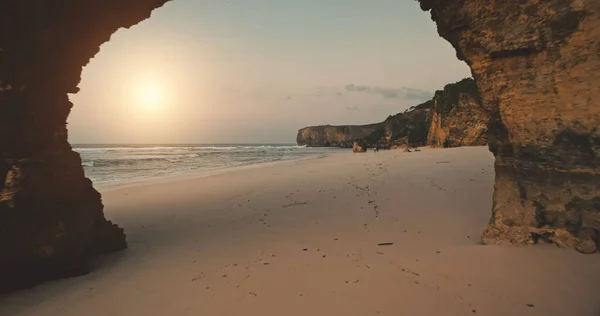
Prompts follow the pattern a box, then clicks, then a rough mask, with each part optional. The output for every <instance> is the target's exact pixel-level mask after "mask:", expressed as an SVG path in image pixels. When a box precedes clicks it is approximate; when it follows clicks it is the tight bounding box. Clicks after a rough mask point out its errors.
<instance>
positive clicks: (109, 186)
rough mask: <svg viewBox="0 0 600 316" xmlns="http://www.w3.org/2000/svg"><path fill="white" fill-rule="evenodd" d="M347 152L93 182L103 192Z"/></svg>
mask: <svg viewBox="0 0 600 316" xmlns="http://www.w3.org/2000/svg"><path fill="white" fill-rule="evenodd" d="M348 153H350V154H351V153H352V151H351V150H350V151H349V152H343V153H342V152H338V153H325V154H322V153H320V154H315V155H314V156H308V157H297V158H291V159H280V160H276V161H264V162H251V163H246V164H240V165H237V166H233V167H222V168H216V169H211V170H199V169H190V170H183V171H174V172H171V173H168V174H164V175H160V176H148V177H144V178H138V179H126V180H116V181H106V182H99V183H94V188H96V190H98V192H100V193H103V192H108V191H113V190H118V189H122V188H129V187H137V186H144V185H150V184H158V183H161V184H167V183H170V182H177V181H180V180H194V179H203V178H208V177H212V176H215V175H219V174H223V173H228V172H235V171H239V170H246V169H254V168H262V167H269V166H273V165H279V164H286V163H294V162H299V161H305V160H313V159H323V158H326V157H329V156H331V155H346V154H348Z"/></svg>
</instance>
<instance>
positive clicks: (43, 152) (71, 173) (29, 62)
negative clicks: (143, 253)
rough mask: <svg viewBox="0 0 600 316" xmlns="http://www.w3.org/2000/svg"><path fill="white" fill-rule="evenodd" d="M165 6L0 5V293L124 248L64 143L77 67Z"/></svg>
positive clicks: (141, 1) (31, 1) (115, 1)
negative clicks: (114, 36)
mask: <svg viewBox="0 0 600 316" xmlns="http://www.w3.org/2000/svg"><path fill="white" fill-rule="evenodd" d="M164 2H165V0H128V1H122V0H103V1H98V0H92V1H78V0H64V1H60V2H56V1H37V0H3V1H1V2H0V26H1V27H0V29H1V31H0V179H1V180H0V280H1V281H0V291H5V290H9V289H13V288H17V287H24V286H29V285H33V284H35V283H37V282H39V281H42V280H45V279H50V278H56V277H65V276H72V275H79V274H82V273H86V272H87V270H88V266H87V259H88V257H89V256H91V255H94V254H98V253H103V252H107V251H113V250H118V249H123V248H125V247H126V241H125V235H124V233H123V230H122V229H120V228H119V227H117V226H116V225H113V224H112V223H111V222H109V221H107V220H106V219H105V218H104V215H103V205H102V201H101V197H100V194H99V193H98V192H97V191H96V190H95V189H94V188H93V187H92V183H91V181H90V180H88V179H86V177H85V175H84V173H83V169H82V166H81V159H80V157H79V155H78V154H77V153H75V152H73V151H72V150H71V147H70V145H69V143H68V142H67V128H66V119H67V116H68V115H69V112H70V110H71V107H72V104H71V102H70V101H69V98H68V96H67V93H75V92H77V91H78V88H77V85H78V83H79V81H80V75H81V70H82V67H83V66H85V65H86V64H87V63H88V62H89V61H90V59H91V58H92V57H93V56H94V55H95V54H96V53H97V52H98V51H99V47H100V45H101V44H102V43H104V42H106V41H108V40H109V39H110V36H111V34H112V33H114V32H115V31H116V30H117V29H119V28H120V27H129V26H131V25H133V24H135V23H137V22H139V21H141V20H144V19H146V18H147V17H149V15H150V12H151V11H152V9H154V8H156V7H159V6H161V5H162V4H164Z"/></svg>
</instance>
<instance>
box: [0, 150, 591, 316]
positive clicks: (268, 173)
mask: <svg viewBox="0 0 600 316" xmlns="http://www.w3.org/2000/svg"><path fill="white" fill-rule="evenodd" d="M493 179H494V170H493V156H492V154H491V153H489V151H488V149H487V147H472V148H455V149H443V150H442V149H439V150H437V149H436V150H433V149H424V150H423V151H420V152H413V153H402V152H401V151H382V152H379V153H378V154H375V153H373V152H369V153H366V154H352V153H350V152H348V153H343V154H334V155H331V156H328V157H325V158H319V159H308V160H302V161H290V162H281V163H276V164H269V165H263V166H256V167H252V168H242V169H239V170H234V171H229V172H224V173H220V174H215V175H212V176H208V177H195V176H193V174H192V175H190V174H188V175H184V176H180V177H170V178H168V179H160V180H151V181H146V182H141V183H137V184H135V185H125V186H117V187H115V186H105V187H100V188H99V190H100V191H101V192H102V193H103V201H104V204H105V206H106V208H105V212H106V216H107V218H108V219H110V220H112V221H113V222H115V223H117V224H119V225H120V226H121V227H123V228H125V231H126V233H127V236H128V242H129V249H128V250H125V251H122V252H119V253H116V254H113V255H109V256H106V257H103V258H101V259H99V260H98V261H97V262H96V263H95V266H96V267H95V270H94V272H93V273H91V274H89V275H86V276H82V277H78V278H72V279H67V280H59V281H53V282H48V283H44V284H42V285H39V286H37V287H35V288H32V289H28V290H24V291H20V292H16V293H12V294H9V295H6V296H3V297H0V315H7V316H8V315H44V316H48V315H77V316H81V315H124V316H125V315H127V316H132V315H145V316H150V315H210V316H212V315H215V316H216V315H262V316H266V315H286V316H292V315H346V316H350V315H361V316H364V315H471V314H474V313H476V314H478V315H573V316H575V315H590V316H597V315H600V300H598V297H599V294H598V293H600V256H598V255H582V254H580V253H578V252H576V251H574V250H572V249H560V248H558V247H556V246H553V245H538V246H529V247H519V246H483V245H481V244H480V243H479V236H480V233H481V231H482V230H483V228H484V227H485V225H486V223H487V221H488V220H489V217H490V212H491V207H492V205H491V201H492V199H491V197H492V190H493Z"/></svg>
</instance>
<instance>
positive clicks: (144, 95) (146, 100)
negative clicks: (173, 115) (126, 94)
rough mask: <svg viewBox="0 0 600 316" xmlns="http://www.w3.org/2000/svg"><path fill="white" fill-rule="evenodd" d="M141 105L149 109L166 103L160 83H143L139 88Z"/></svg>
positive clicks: (138, 98) (138, 95)
mask: <svg viewBox="0 0 600 316" xmlns="http://www.w3.org/2000/svg"><path fill="white" fill-rule="evenodd" d="M137 100H138V102H139V105H140V106H141V107H143V108H145V109H147V110H152V109H158V108H160V107H162V105H163V103H164V98H163V91H162V89H161V87H160V86H159V85H158V84H143V85H140V86H139V87H138V89H137Z"/></svg>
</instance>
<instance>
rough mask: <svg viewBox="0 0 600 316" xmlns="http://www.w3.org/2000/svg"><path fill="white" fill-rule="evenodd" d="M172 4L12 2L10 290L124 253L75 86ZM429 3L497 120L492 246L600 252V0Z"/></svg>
mask: <svg viewBox="0 0 600 316" xmlns="http://www.w3.org/2000/svg"><path fill="white" fill-rule="evenodd" d="M165 2H167V0H128V1H122V0H90V1H84V2H82V1H77V0H63V1H60V2H56V1H42V0H3V1H2V2H0V24H1V26H2V27H1V31H0V32H1V33H0V34H1V35H0V155H1V160H0V179H1V180H0V279H2V280H3V283H2V285H0V290H1V289H7V288H12V287H15V286H23V285H29V284H34V283H36V282H39V281H41V280H43V279H47V278H53V277H61V276H68V275H77V274H81V273H85V272H86V269H87V266H86V263H85V261H86V258H87V257H88V256H90V255H94V254H97V253H101V252H107V251H112V250H117V249H122V248H125V247H126V242H125V235H124V233H123V231H122V229H120V228H118V227H117V226H116V225H113V224H112V223H110V222H109V221H107V220H106V219H105V218H104V215H103V205H102V201H101V197H100V194H99V193H98V192H97V191H96V190H95V189H94V188H93V187H92V183H91V181H90V180H88V179H86V178H85V176H84V173H83V169H82V167H81V159H80V157H79V155H78V154H77V153H75V152H73V151H72V150H71V147H70V145H69V143H68V141H67V129H66V119H67V116H68V114H69V111H70V109H71V107H72V104H71V102H70V101H69V99H68V96H67V93H74V92H77V90H78V88H77V85H78V83H79V81H80V75H81V70H82V67H83V66H85V65H86V64H87V63H88V62H89V61H90V59H91V58H93V56H94V55H95V54H96V53H97V52H98V51H99V47H100V45H101V44H102V43H104V42H106V41H108V40H109V39H110V36H111V34H112V33H114V32H115V31H116V30H117V29H119V28H121V27H130V26H132V25H134V24H136V23H138V22H140V21H142V20H144V19H146V18H148V17H149V16H150V13H151V12H152V10H153V9H155V8H158V7H160V6H162V5H163V4H164V3H165ZM419 2H420V5H421V8H422V9H423V10H425V11H430V12H431V16H432V19H433V20H434V21H435V22H436V23H437V26H438V32H439V34H440V36H442V37H443V38H445V39H446V40H448V41H449V42H450V43H451V44H452V45H453V46H454V48H455V49H456V51H457V57H458V58H459V59H461V60H464V61H465V62H466V63H467V64H468V65H469V66H470V67H471V70H472V73H473V76H474V78H475V79H476V82H477V85H478V88H479V90H480V92H481V94H482V98H483V102H484V105H485V106H486V109H487V110H488V111H490V113H492V116H493V118H494V119H493V122H492V124H491V125H490V128H489V130H490V150H491V151H492V152H493V153H494V155H495V157H496V162H495V168H496V184H495V192H494V196H493V199H494V203H493V210H492V218H491V220H490V223H489V226H488V227H487V229H486V230H485V231H484V233H483V237H482V239H483V241H484V242H485V243H503V242H510V243H518V244H526V243H535V242H538V241H539V240H544V241H551V242H554V243H557V244H560V245H564V246H570V247H575V248H577V249H578V250H580V251H582V252H595V251H596V250H597V249H598V248H599V247H600V167H599V166H600V130H599V128H598V126H600V106H599V105H598V101H596V97H600V90H599V89H600V86H599V85H598V81H599V80H598V75H597V74H598V73H599V71H600V2H599V1H597V0H548V1H536V0H527V1H522V0H506V1H487V0H486V1H483V0H473V1H462V0H419ZM482 211H487V210H482ZM6 280H7V282H5V281H6Z"/></svg>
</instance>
